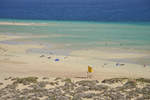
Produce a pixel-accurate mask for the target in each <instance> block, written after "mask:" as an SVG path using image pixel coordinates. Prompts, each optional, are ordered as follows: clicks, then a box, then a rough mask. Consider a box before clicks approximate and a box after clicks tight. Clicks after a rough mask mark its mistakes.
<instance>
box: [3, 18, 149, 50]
mask: <svg viewBox="0 0 150 100" xmlns="http://www.w3.org/2000/svg"><path fill="white" fill-rule="evenodd" d="M0 22H21V23H35V24H37V25H20V26H19V25H0V34H9V35H27V36H28V35H29V36H30V35H35V36H36V35H44V36H46V37H41V38H28V39H24V40H26V41H35V42H36V41H37V42H42V43H47V44H60V45H62V48H65V47H66V48H70V49H79V48H84V49H86V48H95V47H119V48H132V49H137V48H138V49H146V50H150V23H149V22H130V23H129V22H128V23H125V22H80V21H44V20H10V19H0Z"/></svg>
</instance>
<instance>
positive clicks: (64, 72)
mask: <svg viewBox="0 0 150 100" xmlns="http://www.w3.org/2000/svg"><path fill="white" fill-rule="evenodd" d="M3 37H5V38H3ZM16 38H22V37H20V36H9V35H0V39H1V40H5V39H6V40H8V39H9V40H10V39H16ZM1 40H0V41H1ZM30 48H44V45H38V44H22V45H10V44H2V43H1V44H0V73H1V75H0V77H1V79H2V78H4V77H9V76H13V77H18V76H49V77H69V78H77V79H78V78H82V77H83V78H84V77H86V75H87V67H88V65H90V66H92V67H93V70H94V72H93V77H92V78H93V79H98V80H103V79H106V78H113V77H132V78H137V77H138V78H139V77H144V78H149V76H150V67H149V66H146V67H144V66H143V65H139V64H131V63H123V65H122V66H116V63H122V62H113V61H111V60H109V59H112V58H123V59H129V58H138V57H144V56H147V55H148V53H137V52H136V53H133V52H125V51H124V52H123V51H119V50H117V51H116V50H106V49H105V50H103V49H101V50H102V51H100V50H99V51H98V50H75V51H72V52H71V53H70V55H69V56H62V55H55V54H39V53H28V52H26V50H28V49H30ZM114 51H116V52H114ZM41 55H43V56H41ZM48 57H49V58H48ZM55 59H59V61H55Z"/></svg>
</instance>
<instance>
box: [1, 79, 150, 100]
mask: <svg viewBox="0 0 150 100" xmlns="http://www.w3.org/2000/svg"><path fill="white" fill-rule="evenodd" d="M5 81H9V82H10V83H9V84H7V85H5V84H4V83H0V87H1V89H0V100H150V80H149V79H144V78H139V79H128V78H113V79H106V80H103V81H101V82H99V81H97V80H91V79H84V80H78V81H75V80H74V81H73V80H71V79H69V78H55V79H50V78H48V77H43V78H41V79H39V78H38V77H26V78H12V77H9V78H5ZM4 85H5V86H4Z"/></svg>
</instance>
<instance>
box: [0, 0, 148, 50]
mask: <svg viewBox="0 0 150 100" xmlns="http://www.w3.org/2000/svg"><path fill="white" fill-rule="evenodd" d="M0 22H11V23H14V22H17V23H20V22H21V23H35V24H41V23H45V24H46V25H44V26H43V25H27V26H26V25H24V26H23V25H21V26H19V25H0V34H7V33H9V34H12V35H14V34H17V35H46V36H47V37H44V38H38V39H36V40H37V41H42V42H45V43H49V44H51V43H57V44H64V45H65V46H66V48H71V49H72V48H81V47H82V48H87V47H91V48H92V47H101V46H109V47H110V46H113V47H120V46H121V47H123V48H135V49H137V48H138V49H148V50H150V39H149V38H150V0H82V1H81V0H0ZM28 40H29V39H28ZM28 40H27V41H28ZM32 40H34V39H32ZM36 40H35V41H36Z"/></svg>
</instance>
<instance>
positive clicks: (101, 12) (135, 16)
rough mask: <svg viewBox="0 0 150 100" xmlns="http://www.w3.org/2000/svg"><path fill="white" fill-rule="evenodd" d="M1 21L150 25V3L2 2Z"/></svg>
mask: <svg viewBox="0 0 150 100" xmlns="http://www.w3.org/2000/svg"><path fill="white" fill-rule="evenodd" d="M0 18H9V19H40V20H67V21H70V20H78V21H100V22H105V21H107V22H109V21H113V22H126V21H129V22H135V21H136V22H139V21H140V22H146V21H150V0H0Z"/></svg>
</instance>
